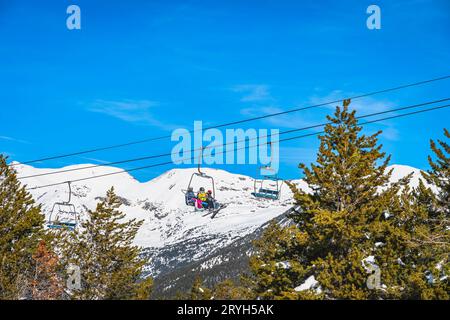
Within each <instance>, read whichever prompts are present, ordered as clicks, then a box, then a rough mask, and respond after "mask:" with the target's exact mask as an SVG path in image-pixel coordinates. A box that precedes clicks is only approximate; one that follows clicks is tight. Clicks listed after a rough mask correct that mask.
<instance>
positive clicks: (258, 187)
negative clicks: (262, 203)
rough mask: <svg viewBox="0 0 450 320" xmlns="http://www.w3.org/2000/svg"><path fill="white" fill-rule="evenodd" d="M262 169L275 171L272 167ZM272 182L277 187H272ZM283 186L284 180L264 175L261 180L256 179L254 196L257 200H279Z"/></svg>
mask: <svg viewBox="0 0 450 320" xmlns="http://www.w3.org/2000/svg"><path fill="white" fill-rule="evenodd" d="M260 169H265V170H269V171H273V169H272V168H270V167H261V168H260ZM270 182H274V184H275V187H271V185H270ZM282 185H283V180H281V179H278V177H277V176H276V175H264V176H262V178H261V179H255V182H254V185H253V189H254V190H253V192H252V195H253V196H254V197H256V198H263V199H269V200H279V199H280V196H281V187H282Z"/></svg>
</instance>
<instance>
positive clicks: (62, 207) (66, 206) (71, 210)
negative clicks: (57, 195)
mask: <svg viewBox="0 0 450 320" xmlns="http://www.w3.org/2000/svg"><path fill="white" fill-rule="evenodd" d="M67 185H68V187H69V199H68V200H67V201H63V202H55V203H54V204H53V207H52V211H51V212H50V216H49V219H48V224H47V226H48V227H49V228H50V229H63V228H66V229H70V230H75V228H76V227H77V226H78V221H79V216H78V213H77V211H76V209H75V205H74V204H72V203H71V199H72V187H71V185H70V181H67Z"/></svg>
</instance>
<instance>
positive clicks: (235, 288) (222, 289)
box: [212, 279, 254, 300]
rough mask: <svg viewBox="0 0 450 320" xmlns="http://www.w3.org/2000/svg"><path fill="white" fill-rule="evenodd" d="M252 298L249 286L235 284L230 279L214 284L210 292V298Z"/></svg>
mask: <svg viewBox="0 0 450 320" xmlns="http://www.w3.org/2000/svg"><path fill="white" fill-rule="evenodd" d="M253 298H254V296H253V293H252V291H251V290H250V288H249V287H245V286H243V285H237V284H236V283H235V282H234V281H232V280H231V279H227V280H224V281H222V282H219V283H218V284H217V285H215V287H214V290H213V294H212V299H214V300H251V299H253Z"/></svg>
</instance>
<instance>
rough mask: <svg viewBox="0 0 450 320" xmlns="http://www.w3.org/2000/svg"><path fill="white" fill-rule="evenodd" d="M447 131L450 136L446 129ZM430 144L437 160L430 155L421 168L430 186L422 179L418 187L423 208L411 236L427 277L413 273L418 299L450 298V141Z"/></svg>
mask: <svg viewBox="0 0 450 320" xmlns="http://www.w3.org/2000/svg"><path fill="white" fill-rule="evenodd" d="M444 135H445V136H446V137H447V138H450V133H449V132H448V130H446V129H444ZM439 146H440V147H441V148H439ZM430 147H431V150H432V151H433V153H434V154H435V156H436V160H433V158H432V157H431V156H428V162H429V164H430V167H431V170H429V171H428V172H422V176H423V178H424V179H425V181H426V182H427V183H428V185H430V186H431V188H430V187H427V186H425V184H424V183H423V182H422V181H420V184H419V187H418V188H417V190H415V193H416V199H417V205H420V206H421V208H422V209H423V211H422V214H421V215H416V218H415V219H416V220H417V219H420V221H419V222H420V224H419V223H417V225H416V227H415V229H414V230H413V231H412V234H411V239H410V240H409V243H410V247H411V250H413V251H415V252H419V253H420V266H421V267H422V268H421V269H422V273H426V275H427V277H423V275H422V274H415V275H414V276H413V277H411V279H410V287H412V288H414V291H412V292H411V293H410V294H411V295H412V296H413V297H414V298H417V299H449V298H450V284H449V281H448V275H449V273H450V264H449V252H450V232H449V230H450V220H449V218H450V145H449V144H448V143H447V142H445V141H442V140H438V142H437V143H436V142H434V141H433V140H431V141H430ZM432 189H433V190H432ZM416 264H419V262H416Z"/></svg>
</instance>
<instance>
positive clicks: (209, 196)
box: [206, 190, 216, 210]
mask: <svg viewBox="0 0 450 320" xmlns="http://www.w3.org/2000/svg"><path fill="white" fill-rule="evenodd" d="M206 197H207V198H206V202H207V203H208V209H210V210H212V209H214V208H215V207H216V206H215V203H216V199H214V197H213V195H212V191H211V190H208V192H207V194H206Z"/></svg>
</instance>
